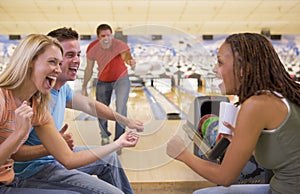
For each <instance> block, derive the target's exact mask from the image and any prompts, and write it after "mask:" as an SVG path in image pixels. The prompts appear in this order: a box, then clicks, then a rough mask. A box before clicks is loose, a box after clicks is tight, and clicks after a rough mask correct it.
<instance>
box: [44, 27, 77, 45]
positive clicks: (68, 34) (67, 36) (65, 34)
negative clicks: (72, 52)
mask: <svg viewBox="0 0 300 194" xmlns="http://www.w3.org/2000/svg"><path fill="white" fill-rule="evenodd" d="M47 36H51V37H54V38H56V39H57V40H58V41H59V42H62V41H64V40H74V39H76V40H78V39H79V35H78V33H77V32H76V31H75V30H73V29H72V28H66V27H63V28H58V29H55V30H52V31H51V32H49V33H48V34H47Z"/></svg>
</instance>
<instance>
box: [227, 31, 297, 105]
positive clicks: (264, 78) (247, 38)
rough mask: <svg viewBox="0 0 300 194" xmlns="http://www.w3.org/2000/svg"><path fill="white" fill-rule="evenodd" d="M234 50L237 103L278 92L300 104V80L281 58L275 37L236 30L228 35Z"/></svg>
mask: <svg viewBox="0 0 300 194" xmlns="http://www.w3.org/2000/svg"><path fill="white" fill-rule="evenodd" d="M225 42H226V43H228V44H230V46H231V49H232V52H233V58H234V62H233V68H234V76H235V81H238V82H239V83H240V85H239V86H238V87H239V88H238V96H239V101H238V102H237V104H242V103H243V102H244V101H245V100H246V99H247V98H249V97H251V96H253V95H259V94H262V93H266V92H271V93H274V92H278V93H281V94H282V95H283V97H285V98H287V99H289V100H290V101H291V102H294V103H295V104H297V105H299V106H300V84H298V83H297V82H296V81H294V80H293V79H292V78H291V77H290V75H289V74H288V72H287V71H286V70H285V68H284V65H283V64H282V62H281V61H280V58H279V56H278V54H277V53H276V51H275V49H274V47H273V45H272V43H271V41H270V40H269V39H268V38H267V37H265V36H263V35H261V34H257V33H240V34H233V35H230V36H228V37H227V38H226V40H225Z"/></svg>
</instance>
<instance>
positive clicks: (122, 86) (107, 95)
mask: <svg viewBox="0 0 300 194" xmlns="http://www.w3.org/2000/svg"><path fill="white" fill-rule="evenodd" d="M113 91H115V95H116V112H118V113H120V114H121V115H124V116H127V101H128V97H129V92H130V80H129V77H128V76H126V77H123V78H121V79H119V80H117V81H115V82H103V81H100V80H98V82H97V87H96V100H97V101H99V102H102V103H103V104H105V105H107V106H109V105H110V102H111V97H112V94H113ZM99 127H100V129H101V136H102V137H109V136H110V135H111V133H110V132H109V131H108V130H107V120H106V119H99ZM124 131H125V126H124V125H121V124H120V123H119V122H116V127H115V138H114V140H116V139H118V138H119V137H120V136H121V135H122V134H123V133H124Z"/></svg>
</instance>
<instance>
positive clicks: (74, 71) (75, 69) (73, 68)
mask: <svg viewBox="0 0 300 194" xmlns="http://www.w3.org/2000/svg"><path fill="white" fill-rule="evenodd" d="M69 70H70V71H72V72H73V73H77V70H78V68H77V67H70V68H69Z"/></svg>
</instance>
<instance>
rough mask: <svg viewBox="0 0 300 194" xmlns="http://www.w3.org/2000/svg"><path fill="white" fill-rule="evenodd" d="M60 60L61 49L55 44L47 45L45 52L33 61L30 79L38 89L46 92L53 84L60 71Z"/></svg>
mask: <svg viewBox="0 0 300 194" xmlns="http://www.w3.org/2000/svg"><path fill="white" fill-rule="evenodd" d="M61 62H62V53H61V50H60V49H59V48H58V47H57V46H55V45H51V46H48V47H47V48H46V50H45V52H43V53H42V54H40V55H39V56H38V57H37V58H36V59H35V60H34V61H33V64H32V72H31V76H30V79H31V82H32V83H33V85H35V87H36V89H37V90H38V91H40V92H41V93H43V94H46V93H47V92H49V91H50V89H51V88H52V87H53V86H54V84H55V82H56V79H57V76H58V74H59V73H60V72H61V69H60V64H61Z"/></svg>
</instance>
